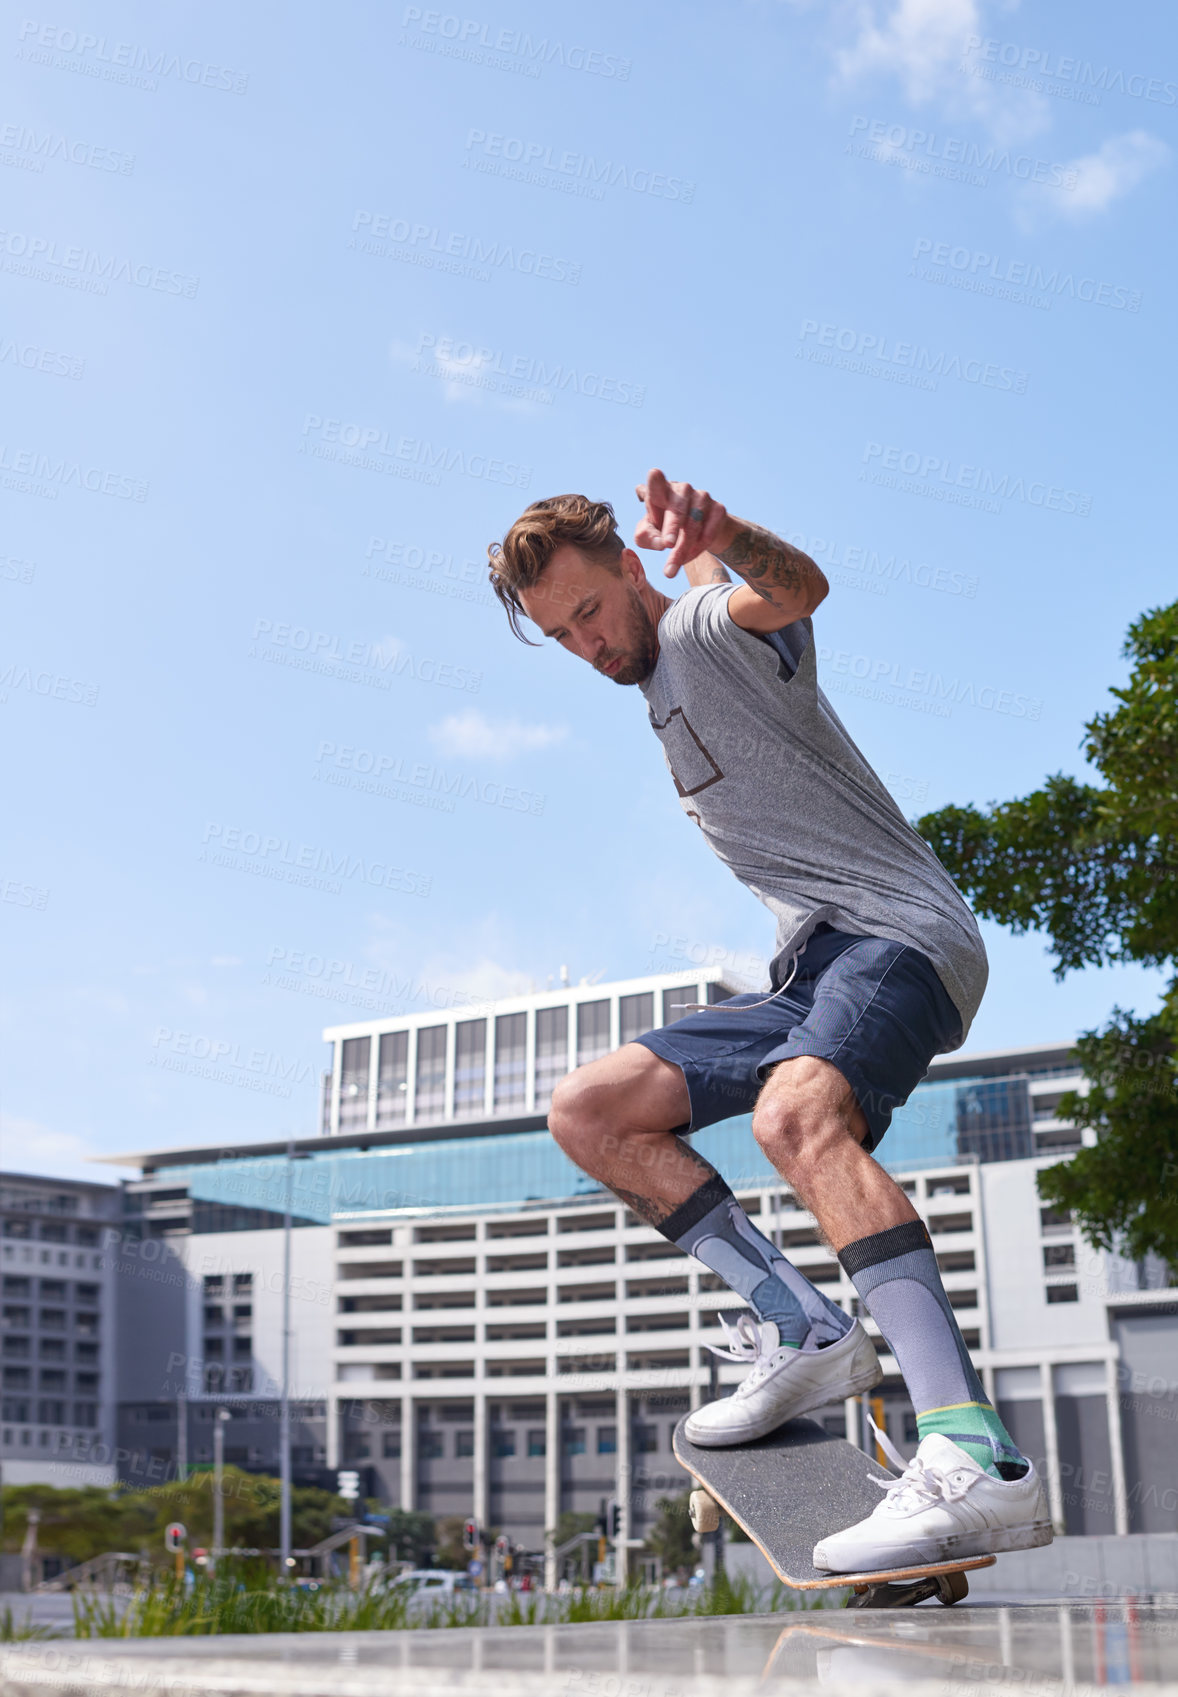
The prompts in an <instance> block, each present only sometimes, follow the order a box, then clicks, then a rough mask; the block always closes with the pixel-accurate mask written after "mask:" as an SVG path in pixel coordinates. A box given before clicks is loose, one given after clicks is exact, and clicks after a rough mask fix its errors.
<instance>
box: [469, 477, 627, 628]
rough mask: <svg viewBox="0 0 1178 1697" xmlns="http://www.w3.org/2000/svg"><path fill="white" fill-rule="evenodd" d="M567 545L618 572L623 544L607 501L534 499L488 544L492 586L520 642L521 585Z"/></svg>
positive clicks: (534, 578)
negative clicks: (506, 528) (499, 538)
mask: <svg viewBox="0 0 1178 1697" xmlns="http://www.w3.org/2000/svg"><path fill="white" fill-rule="evenodd" d="M565 546H571V547H574V548H579V549H580V550H581V552H582V553H583V554H588V555H589V556H590V558H592V559H595V560H598V561H599V562H600V563H601V564H602V565H603V566H608V567H609V569H610V570H611V571H613V572H617V571H618V564H617V562H618V560H619V559H620V558H621V556H622V554H623V553H624V552H625V548H626V545H625V543H624V542H623V541H622V538H621V536H620V535H619V534H618V521H617V519H616V518H615V517H614V510H613V508H612V507H611V506H610V504H609V502H608V501H591V500H590V499H589V497H588V496H587V495H550V496H548V498H547V500H544V501H533V502H532V504H531V506H530V507H529V508H528V509H527V511H526V512H524V513H521V514H520V516H519V518H517V519H516V521H515V523H514V524H513V525H512V527H511V529H510V530H509V531H508V532H507V535H506V536H505V537H504V538H503V541H502V542H492V543H491V544H490V546H489V547H488V549H487V559H488V560H489V561H490V570H491V588H492V589H493V590H494V591H495V594H496V595H497V596H498V597H499V599H500V601H501V602H502V603H503V606H504V607H505V609H506V611H507V620H508V623H509V624H510V625H511V628H512V630H513V631H514V632H515V634H516V636H518V637H519V639H520V641H521V642H530V641H531V638H530V637H528V636H525V635H524V633H523V631H522V630H521V629H520V623H519V621H520V618H521V617H526V616H527V615H526V614H525V613H524V609H523V604H522V603H521V601H520V598H519V592H520V590H521V589H531V588H532V587H533V586H534V585H535V584H536V583H537V582H538V581H539V578H540V574H541V572H543V570H544V568H545V566H547V565H548V563H549V561H550V560H551V559H552V556H553V555H554V554H555V553H556V551H557V549H558V548H563V547H565Z"/></svg>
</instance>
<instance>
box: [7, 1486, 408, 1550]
mask: <svg viewBox="0 0 1178 1697" xmlns="http://www.w3.org/2000/svg"><path fill="white" fill-rule="evenodd" d="M222 1497H223V1499H224V1504H225V1542H226V1543H227V1544H230V1545H236V1546H238V1547H242V1548H246V1549H276V1548H277V1546H278V1502H279V1486H278V1480H277V1479H274V1478H271V1477H270V1476H269V1475H268V1474H264V1473H246V1472H244V1471H243V1470H241V1469H240V1468H236V1467H226V1468H225V1470H224V1478H223V1481H222ZM30 1508H37V1509H39V1510H40V1513H41V1521H40V1525H39V1526H38V1528H37V1547H38V1549H40V1550H41V1551H43V1552H47V1553H49V1554H52V1555H57V1556H61V1557H62V1558H63V1560H64V1561H65V1562H66V1563H67V1565H69V1566H73V1565H74V1564H75V1563H77V1562H82V1561H87V1560H89V1558H90V1557H91V1556H96V1555H101V1554H103V1552H104V1551H106V1550H125V1551H127V1552H128V1553H130V1554H133V1555H139V1554H141V1553H142V1554H143V1555H146V1556H148V1557H149V1558H150V1559H152V1560H156V1561H160V1562H163V1561H164V1560H165V1559H166V1558H165V1554H164V1527H165V1526H166V1525H167V1524H168V1522H169V1521H172V1520H179V1521H180V1522H182V1524H183V1525H184V1526H185V1527H187V1529H188V1547H189V1549H196V1548H199V1547H200V1546H201V1545H204V1546H205V1547H207V1546H208V1545H210V1544H211V1543H212V1540H213V1475H212V1473H211V1472H203V1471H202V1472H195V1473H193V1474H191V1475H190V1476H189V1478H188V1479H187V1480H186V1481H185V1482H184V1483H183V1484H181V1483H180V1482H179V1481H178V1480H173V1481H170V1482H169V1483H168V1484H165V1485H159V1486H155V1487H152V1488H150V1489H148V1490H143V1491H124V1490H119V1489H118V1488H117V1487H110V1488H107V1487H104V1486H97V1485H86V1486H81V1487H77V1488H72V1487H61V1486H54V1485H6V1486H5V1487H4V1539H3V1547H4V1548H5V1549H6V1550H19V1549H20V1547H21V1543H22V1540H23V1539H24V1535H25V1529H26V1527H27V1525H28V1515H29V1509H30ZM349 1509H350V1505H349V1504H347V1503H345V1501H344V1499H343V1498H342V1497H336V1496H333V1495H332V1494H331V1492H330V1491H320V1490H314V1489H310V1488H302V1487H296V1488H295V1489H294V1490H293V1491H292V1492H291V1531H292V1536H293V1540H294V1544H295V1546H296V1548H300V1549H307V1548H309V1546H310V1545H312V1544H316V1543H318V1542H319V1541H320V1539H322V1538H326V1537H327V1535H328V1533H329V1532H330V1531H331V1529H332V1522H333V1521H334V1520H335V1519H337V1518H338V1517H340V1516H343V1515H346V1514H347V1513H348V1512H349ZM423 1518H428V1517H423ZM430 1530H431V1535H432V1523H431V1527H430Z"/></svg>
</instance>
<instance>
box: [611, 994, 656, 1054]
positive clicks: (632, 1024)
mask: <svg viewBox="0 0 1178 1697" xmlns="http://www.w3.org/2000/svg"><path fill="white" fill-rule="evenodd" d="M653 1025H654V991H653V990H646V991H644V992H643V994H641V995H639V996H623V997H621V999H620V1000H619V1002H618V1038H619V1041H620V1042H622V1043H632V1042H633V1041H634V1039H635V1038H636V1037H641V1036H642V1034H643V1032H644V1031H649V1030H651V1028H652V1027H653Z"/></svg>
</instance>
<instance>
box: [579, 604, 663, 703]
mask: <svg viewBox="0 0 1178 1697" xmlns="http://www.w3.org/2000/svg"><path fill="white" fill-rule="evenodd" d="M655 630H656V627H655V625H654V624H653V623H652V622H651V618H650V615H649V613H648V612H647V611H646V608H645V607H644V606H643V605H642V599H641V597H640V596H639V594H638V591H637V590H632V591H631V599H630V603H629V606H628V608H627V613H626V629H625V633H624V636H623V639H622V644H621V646H620V647H618V648H609V649H607V650H606V652H605V653H604V654H603V655H602V656H601V660H600V663H595V665H594V671H597V672H600V671H602V667H603V666H608V665H609V664H610V663H611V661H614V660H616V659H617V658H618V656H619V655H620V656H621V657H622V659H621V665H620V666H619V667H618V669H617V671H616V672H610V673H608V674H605V673H602V675H603V676H606V675H608V677H609V681H610V683H612V684H625V685H629V684H640V683H644V682H645V680H646V679H647V678H648V677H649V676H650V674H651V673H652V672H653V671H654V666H655V659H656V657H657V655H658V641H657V639H656V636H655Z"/></svg>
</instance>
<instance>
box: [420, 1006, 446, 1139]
mask: <svg viewBox="0 0 1178 1697" xmlns="http://www.w3.org/2000/svg"><path fill="white" fill-rule="evenodd" d="M445 1112H446V1027H445V1026H444V1025H431V1026H428V1027H427V1028H426V1030H424V1031H419V1032H418V1033H417V1090H416V1094H415V1100H414V1106H413V1113H414V1117H415V1118H416V1119H419V1120H425V1119H441V1118H442V1116H443V1115H444V1114H445Z"/></svg>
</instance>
